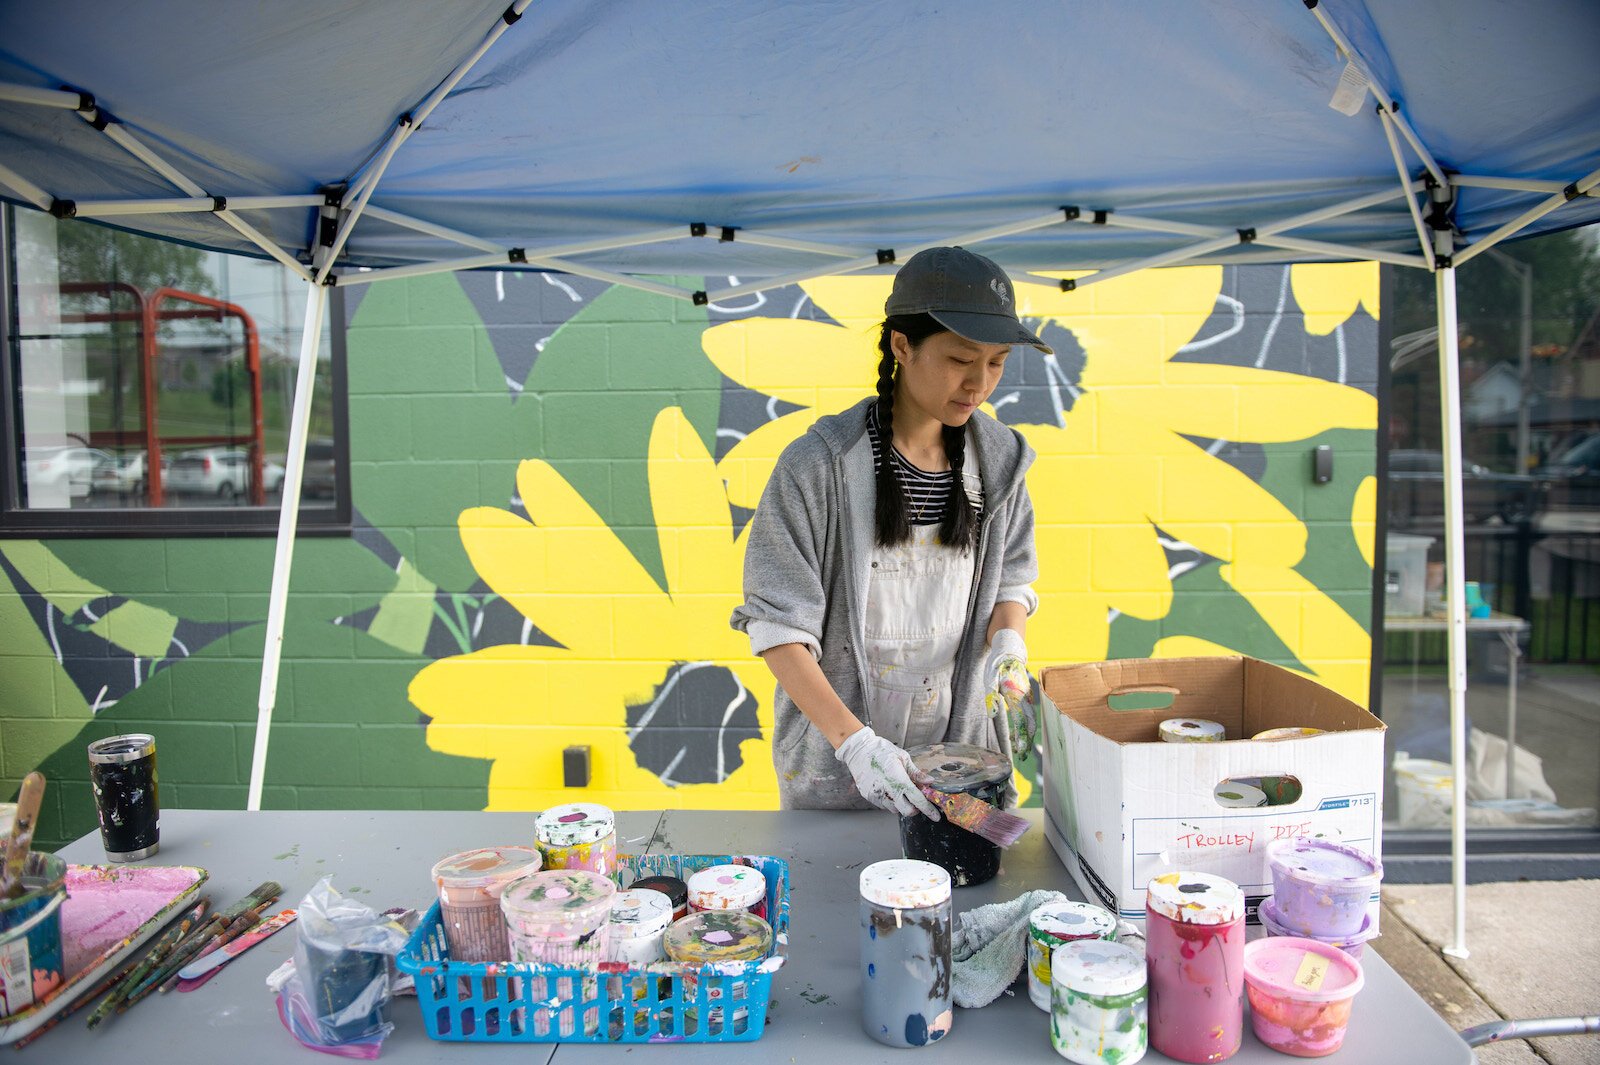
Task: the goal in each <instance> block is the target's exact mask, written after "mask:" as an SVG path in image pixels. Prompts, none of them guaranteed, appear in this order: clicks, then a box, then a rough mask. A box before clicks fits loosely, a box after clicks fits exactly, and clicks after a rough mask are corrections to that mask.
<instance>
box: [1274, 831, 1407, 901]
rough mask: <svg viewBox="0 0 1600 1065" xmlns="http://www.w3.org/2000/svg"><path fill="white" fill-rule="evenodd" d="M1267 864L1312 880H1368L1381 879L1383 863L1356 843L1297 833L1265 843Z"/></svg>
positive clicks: (1354, 883) (1373, 883) (1375, 882)
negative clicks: (1298, 835) (1354, 844)
mask: <svg viewBox="0 0 1600 1065" xmlns="http://www.w3.org/2000/svg"><path fill="white" fill-rule="evenodd" d="M1267 865H1268V866H1269V867H1271V868H1273V869H1276V870H1277V871H1278V872H1280V873H1282V874H1283V875H1285V876H1291V877H1293V878H1294V879H1296V880H1304V881H1307V882H1308V883H1312V884H1350V885H1352V886H1358V885H1361V884H1370V885H1371V886H1372V888H1373V889H1374V890H1376V888H1377V886H1378V882H1379V881H1380V880H1382V879H1383V863H1382V862H1380V861H1378V859H1376V858H1374V857H1373V856H1372V855H1370V854H1368V853H1367V852H1366V851H1364V850H1361V849H1360V848H1359V847H1352V846H1350V845H1349V844H1346V843H1335V842H1333V841H1332V840H1329V839H1316V838H1314V837H1311V836H1301V837H1299V838H1297V839H1279V840H1273V841H1272V842H1271V843H1269V844H1267Z"/></svg>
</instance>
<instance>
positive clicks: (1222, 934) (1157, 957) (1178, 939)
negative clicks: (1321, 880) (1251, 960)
mask: <svg viewBox="0 0 1600 1065" xmlns="http://www.w3.org/2000/svg"><path fill="white" fill-rule="evenodd" d="M1145 955H1146V957H1147V958H1148V960H1149V965H1150V1045H1151V1046H1152V1047H1154V1048H1155V1049H1156V1050H1158V1051H1160V1052H1161V1053H1163V1054H1165V1055H1166V1056H1167V1057H1169V1058H1175V1059H1176V1060H1178V1061H1187V1062H1214V1061H1222V1060H1223V1059H1225V1058H1230V1057H1232V1056H1233V1055H1234V1054H1235V1053H1236V1052H1237V1051H1238V1049H1239V1041H1240V1039H1241V1037H1242V1036H1243V1035H1244V978H1243V971H1242V970H1243V965H1244V892H1243V891H1241V890H1240V889H1239V885H1238V884H1235V883H1234V882H1233V881H1231V880H1228V879H1225V878H1224V877H1220V876H1213V875H1211V874H1210V873H1190V872H1179V873H1164V874H1162V875H1161V876H1158V877H1156V878H1155V879H1154V880H1152V881H1150V887H1149V888H1148V890H1147V892H1146V895H1145Z"/></svg>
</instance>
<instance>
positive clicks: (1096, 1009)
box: [1050, 939, 1149, 1065]
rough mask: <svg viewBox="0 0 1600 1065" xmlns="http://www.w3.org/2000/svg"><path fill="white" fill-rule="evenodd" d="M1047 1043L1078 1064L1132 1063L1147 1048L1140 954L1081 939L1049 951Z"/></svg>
mask: <svg viewBox="0 0 1600 1065" xmlns="http://www.w3.org/2000/svg"><path fill="white" fill-rule="evenodd" d="M1050 988H1051V991H1050V1045H1051V1046H1053V1047H1055V1048H1056V1053H1057V1054H1060V1055H1061V1056H1062V1057H1064V1058H1066V1059H1067V1060H1068V1061H1072V1062H1077V1063H1078V1065H1133V1063H1134V1062H1136V1061H1138V1060H1139V1059H1140V1058H1142V1057H1144V1053H1145V1050H1146V1049H1147V1048H1148V1046H1149V1040H1148V1034H1149V1014H1148V1008H1149V1001H1148V988H1147V987H1146V981H1145V961H1144V953H1143V952H1142V951H1138V950H1135V949H1133V948H1132V947H1129V946H1127V945H1125V944H1122V943H1112V942H1107V941H1104V940H1096V939H1082V940H1077V941H1074V942H1072V943H1063V944H1061V945H1060V946H1058V947H1056V948H1055V950H1054V951H1052V952H1051V955H1050Z"/></svg>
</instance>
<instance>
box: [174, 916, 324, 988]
mask: <svg viewBox="0 0 1600 1065" xmlns="http://www.w3.org/2000/svg"><path fill="white" fill-rule="evenodd" d="M295 917H296V914H295V912H294V911H293V910H283V911H281V912H280V913H276V914H274V915H273V916H272V917H270V918H268V919H267V920H265V921H263V922H262V923H261V924H259V925H257V926H256V927H255V928H253V929H251V930H250V931H248V932H246V933H245V934H244V935H242V936H240V937H239V938H238V939H235V940H234V941H233V942H231V943H229V944H227V945H226V946H219V947H217V948H216V949H212V948H210V947H207V948H206V949H205V950H203V951H201V952H200V955H199V956H198V957H197V958H195V960H194V961H192V962H190V963H189V964H188V965H185V966H184V967H183V968H182V969H179V970H178V977H179V982H178V990H179V991H192V990H194V988H196V987H198V986H199V985H200V984H202V983H204V982H205V980H206V978H207V977H209V976H210V975H211V974H212V973H215V972H216V971H217V970H218V969H220V968H222V967H223V966H224V965H226V964H228V963H229V962H230V961H232V960H233V959H235V958H237V957H238V956H239V955H241V954H243V953H244V952H245V951H247V950H249V949H250V948H251V947H253V946H255V945H256V944H257V943H260V942H261V941H262V940H264V939H267V938H268V937H270V936H271V935H272V934H273V933H275V932H278V931H280V930H282V929H284V928H287V927H289V925H291V924H293V923H294V919H295ZM185 984H188V985H190V986H188V987H185V986H184V985H185Z"/></svg>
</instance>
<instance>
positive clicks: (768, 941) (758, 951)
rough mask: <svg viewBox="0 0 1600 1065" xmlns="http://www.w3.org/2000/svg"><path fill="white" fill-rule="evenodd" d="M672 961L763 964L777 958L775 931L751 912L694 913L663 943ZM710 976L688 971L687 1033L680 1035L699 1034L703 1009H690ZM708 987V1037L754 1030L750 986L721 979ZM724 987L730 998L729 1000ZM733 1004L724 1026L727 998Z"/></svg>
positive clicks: (674, 926)
mask: <svg viewBox="0 0 1600 1065" xmlns="http://www.w3.org/2000/svg"><path fill="white" fill-rule="evenodd" d="M662 946H663V947H665V948H666V952H667V957H668V958H669V959H670V960H672V961H675V962H682V963H684V964H686V965H691V966H693V965H713V964H717V963H723V962H748V961H760V960H761V959H763V958H765V957H766V956H767V955H768V954H771V953H772V926H771V925H769V924H767V922H766V921H764V920H762V919H761V918H759V917H757V916H756V915H755V914H753V913H750V912H749V911H748V910H703V911H701V912H699V913H691V914H690V915H689V916H687V917H685V918H684V919H683V920H681V921H674V922H673V923H672V926H671V927H670V928H668V929H667V934H666V935H665V936H664V937H663V939H662ZM704 975H705V974H703V973H701V972H698V971H696V970H694V969H687V970H685V971H684V973H683V975H682V977H681V979H682V981H683V999H684V1008H683V1029H682V1030H681V1031H680V1032H679V1033H678V1034H680V1035H687V1034H690V1033H692V1032H696V1031H697V1028H698V1022H697V1017H698V1015H699V1007H698V1006H696V1005H693V1004H691V1003H692V1002H693V1000H694V999H695V998H696V997H697V996H698V995H699V992H700V980H701V978H702V976H704ZM709 983H710V986H708V987H707V988H706V1001H707V1002H709V1003H711V1004H712V1005H711V1007H710V1008H709V1009H708V1010H707V1011H706V1034H709V1035H723V1036H729V1035H742V1034H744V1032H745V1030H746V1029H747V1028H748V1027H749V1025H750V1009H749V1007H748V1006H747V1005H740V1003H743V1002H745V1001H746V1000H745V993H746V987H747V982H746V981H744V980H741V979H738V978H736V977H732V976H728V975H722V976H713V977H711V978H710V981H709ZM724 985H726V986H727V988H728V989H729V990H730V993H729V994H727V995H726V996H724ZM724 997H727V998H729V999H731V1000H732V1003H733V1016H732V1018H731V1019H730V1021H724V1016H725V1014H724V1011H723V1007H722V1006H721V1005H720V1003H721V1002H722V999H723V998H724Z"/></svg>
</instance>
